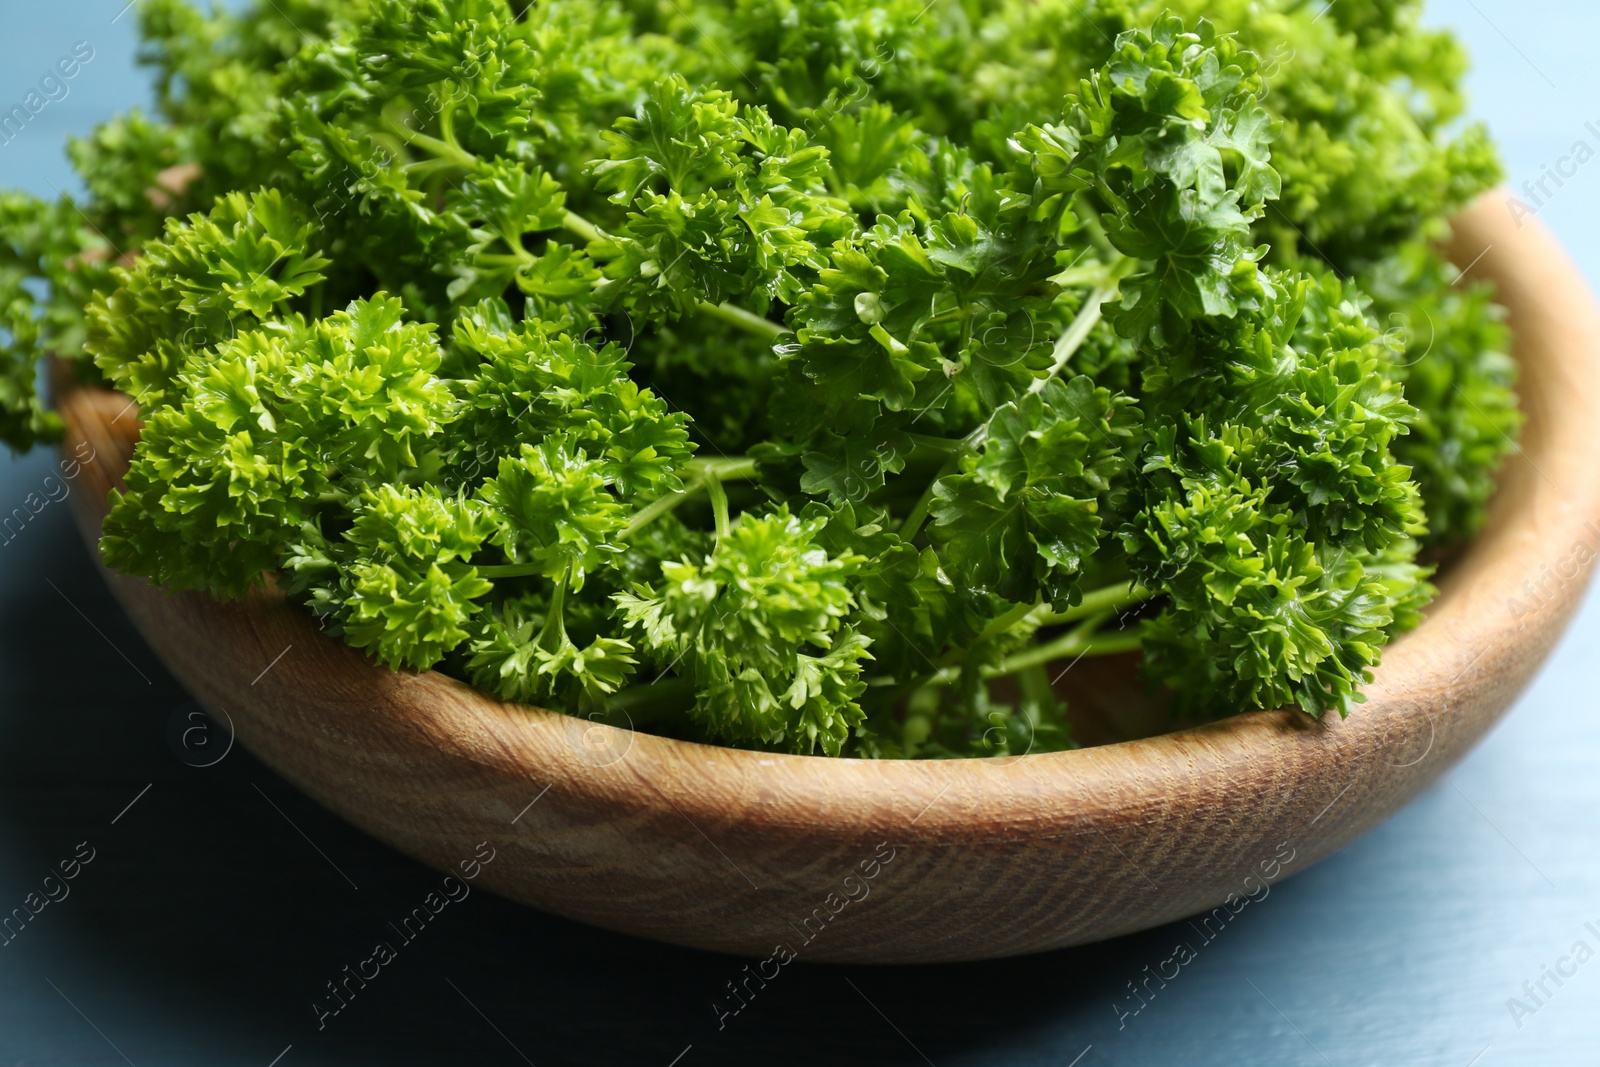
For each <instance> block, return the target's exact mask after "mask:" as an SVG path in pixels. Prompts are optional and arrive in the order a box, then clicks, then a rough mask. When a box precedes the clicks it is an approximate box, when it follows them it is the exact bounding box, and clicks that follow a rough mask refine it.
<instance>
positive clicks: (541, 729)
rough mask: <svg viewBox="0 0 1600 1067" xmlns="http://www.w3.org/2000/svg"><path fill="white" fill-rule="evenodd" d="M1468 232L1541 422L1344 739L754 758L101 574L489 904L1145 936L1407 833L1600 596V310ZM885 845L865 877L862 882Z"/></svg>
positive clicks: (143, 619) (94, 476) (840, 948)
mask: <svg viewBox="0 0 1600 1067" xmlns="http://www.w3.org/2000/svg"><path fill="white" fill-rule="evenodd" d="M1455 230H1456V232H1455V237H1454V239H1453V242H1452V245H1451V249H1450V251H1451V255H1452V258H1454V259H1455V261H1456V262H1457V263H1459V264H1461V265H1463V266H1467V265H1469V264H1470V265H1471V273H1472V275H1473V276H1475V277H1476V276H1483V277H1488V278H1492V279H1493V280H1494V281H1496V282H1497V283H1498V285H1499V290H1500V299H1501V301H1502V302H1503V303H1504V304H1505V305H1506V306H1507V308H1508V309H1509V311H1510V315H1511V326H1512V329H1513V332H1514V334H1515V337H1516V344H1515V352H1516V355H1517V358H1518V360H1519V362H1520V364H1521V367H1522V381H1521V387H1520V392H1521V397H1522V404H1523V408H1524V410H1525V411H1526V413H1527V415H1528V425H1527V427H1526V430H1525V432H1524V435H1523V439H1522V448H1521V452H1520V454H1519V455H1517V456H1515V457H1513V458H1512V459H1511V460H1510V461H1509V462H1508V463H1507V465H1506V469H1505V471H1504V473H1503V476H1502V479H1501V487H1500V491H1499V493H1498V494H1497V496H1496V498H1495V501H1494V504H1493V508H1492V517H1491V520H1490V524H1489V527H1488V528H1487V529H1486V531H1485V532H1484V534H1483V535H1482V536H1481V537H1480V538H1479V539H1478V540H1477V541H1476V542H1475V543H1474V544H1473V545H1472V546H1471V547H1470V548H1469V549H1468V550H1467V551H1466V552H1464V553H1463V554H1462V555H1461V556H1460V557H1459V558H1458V559H1457V560H1456V561H1454V563H1453V564H1452V566H1451V568H1450V571H1449V573H1448V574H1447V575H1445V576H1444V578H1443V579H1442V580H1441V586H1442V594H1441V596H1440V597H1439V599H1438V600H1437V601H1436V602H1435V603H1434V605H1433V606H1432V608H1431V609H1430V612H1429V616H1428V619H1427V621H1426V622H1425V623H1424V624H1423V625H1422V626H1421V627H1420V628H1419V629H1417V630H1416V631H1414V632H1413V633H1411V634H1408V635H1406V636H1404V637H1403V638H1401V639H1400V640H1399V641H1397V642H1396V643H1395V644H1394V645H1393V646H1391V648H1390V649H1389V651H1388V653H1387V656H1386V658H1385V662H1384V665H1383V667H1382V668H1381V669H1380V670H1379V672H1378V674H1377V678H1376V680H1375V681H1374V682H1373V683H1372V685H1370V686H1369V687H1368V689H1367V696H1368V700H1367V703H1366V704H1365V705H1362V706H1361V707H1359V708H1358V709H1357V710H1356V711H1355V712H1354V713H1353V714H1352V715H1351V717H1350V718H1349V719H1348V720H1345V721H1342V722H1341V721H1333V722H1326V723H1311V722H1309V721H1308V720H1306V719H1305V718H1304V717H1303V716H1300V715H1298V714H1297V713H1290V712H1253V713H1250V714H1246V715H1240V716H1237V717H1235V718H1232V719H1229V720H1226V721H1224V722H1218V723H1214V724H1210V725H1207V726H1203V727H1200V728H1197V729H1191V730H1185V731H1183V732H1179V733H1171V734H1163V735H1159V736H1153V737H1148V738H1141V739H1137V740H1132V741H1126V742H1122V743H1117V744H1108V745H1102V746H1098V747H1093V748H1085V749H1080V750H1077V751H1072V752H1062V753H1050V754H1040V755H1028V756H1020V757H1008V758H999V759H990V760H959V761H870V760H847V759H826V758H822V757H806V756H787V755H774V754H767V753H756V752H746V751H741V750H735V749H726V748H716V747H708V746H703V745H695V744H688V743H684V742H680V741H673V740H668V739H664V738H659V737H655V736H652V735H648V734H642V733H633V732H631V731H627V730H618V729H614V728H611V727H607V726H602V725H596V724H591V723H589V722H587V721H584V720H581V719H576V718H572V717H569V716H565V715H561V714H558V713H554V712H549V711H543V710H539V709H531V708H526V707H518V706H511V705H506V704H501V703H498V702H496V701H494V700H492V699H489V698H486V697H484V696H482V695H480V694H478V693H476V692H474V691H473V690H471V689H469V688H468V687H466V686H464V685H462V684H460V683H458V682H455V681H453V680H451V679H448V678H445V677H443V676H441V675H438V674H435V673H426V674H420V675H418V674H397V673H392V672H389V671H387V670H384V669H382V668H380V667H377V666H375V665H373V664H372V663H371V662H370V661H368V660H367V659H366V658H365V657H363V656H362V655H361V654H360V653H358V652H356V651H354V650H352V649H350V648H348V647H347V646H345V645H343V644H342V643H340V642H339V641H337V640H334V639H331V638H329V637H327V636H325V635H323V634H321V633H319V632H318V630H317V627H316V624H315V622H314V621H313V620H312V619H311V618H310V617H309V615H307V614H306V613H305V612H303V611H301V610H299V609H297V608H294V607H292V606H290V605H288V604H286V603H284V602H283V601H282V599H281V598H279V597H277V596H275V595H272V594H261V595H257V596H255V597H253V598H251V599H249V600H247V601H244V602H240V603H235V604H219V603H216V602H214V601H212V600H210V599H208V598H206V597H203V596H199V595H195V594H168V593H165V592H163V591H161V590H158V589H155V588H152V587H151V586H150V585H148V584H147V583H145V582H143V581H141V580H138V579H135V578H129V577H126V576H118V575H108V580H109V581H110V582H111V584H112V587H113V589H114V590H115V591H116V593H117V596H118V597H119V599H120V600H121V602H122V603H123V605H124V606H125V607H126V609H127V611H128V613H129V615H130V616H131V617H132V618H133V620H134V621H135V623H136V624H137V625H138V626H139V628H140V629H141V630H142V631H143V633H144V634H145V636H146V637H147V639H148V640H149V642H150V644H151V646H152V647H153V648H154V649H155V650H156V652H157V653H158V654H159V655H160V656H161V657H162V659H163V660H164V661H165V662H166V663H167V665H168V667H169V668H170V669H171V670H172V672H173V673H174V674H175V675H176V676H177V677H178V678H179V679H181V680H182V681H183V682H184V683H185V684H186V685H187V686H188V687H189V688H190V689H191V691H192V692H193V693H194V695H195V696H196V698H197V699H199V700H200V701H201V702H203V703H204V704H205V705H207V706H208V707H211V708H214V709H222V710H225V711H226V712H227V713H228V715H229V716H230V718H231V719H232V721H233V723H234V724H235V727H236V729H237V732H238V738H239V740H240V742H242V743H243V744H244V745H245V746H246V747H248V748H249V749H250V750H251V751H252V752H254V753H255V754H256V755H257V756H259V757H260V758H261V759H263V760H264V761H265V762H267V763H268V764H270V765H271V766H273V767H274V768H275V769H277V770H278V771H279V772H280V773H282V774H283V776H284V777H286V778H288V779H289V780H290V781H292V782H294V783H295V784H296V785H297V786H298V787H299V788H301V789H303V790H304V791H305V792H307V793H308V794H310V795H311V796H313V797H315V798H316V799H317V800H319V801H320V802H321V803H323V804H325V805H326V806H327V807H329V808H331V809H332V810H334V811H335V812H337V813H339V814H340V815H341V816H343V817H344V818H346V819H348V820H349V821H350V822H352V823H354V824H356V825H357V826H359V827H362V828H363V829H365V830H366V831H367V832H369V833H371V834H373V835H374V836H376V837H378V838H380V839H382V840H384V841H386V842H389V843H390V844H392V845H393V846H394V847H396V848H398V849H400V850H402V851H403V852H406V853H407V854H409V855H411V856H414V857H416V858H417V859H419V860H421V861H423V862H424V863H428V864H430V865H433V866H434V867H436V868H439V869H441V870H448V869H451V868H453V867H454V866H455V865H456V864H457V862H458V861H460V860H462V859H466V858H468V857H470V856H471V855H472V854H473V850H474V847H475V846H476V845H477V844H478V843H479V842H485V841H486V842H489V843H490V844H492V845H493V846H494V847H495V848H496V849H497V850H498V856H497V858H496V859H495V861H494V862H493V863H492V864H491V865H489V866H487V867H485V868H484V869H483V873H482V874H481V875H480V876H479V881H478V884H480V885H485V886H487V887H488V888H490V889H493V890H494V891H496V892H498V893H501V894H503V895H505V896H507V897H510V898H512V899H514V900H518V901H522V902H525V903H528V904H531V905H534V906H536V907H540V908H544V909H546V910H548V911H552V912H556V913H559V914H562V915H566V916H569V917H572V918H575V919H580V920H583V921H585V922H590V923H594V924H597V925H600V926H605V927H609V928H611V929H615V930H622V931H626V932H630V933H635V934H640V935H643V936H647V937H654V938H659V939H661V940H665V941H670V942H675V943H678V944H683V945H691V946H697V947H701V948H707V949H715V950H723V951H728V952H735V953H741V954H747V955H754V956H767V955H769V954H771V953H772V952H773V950H774V948H775V946H777V945H778V944H780V943H787V944H788V945H789V946H790V947H791V948H792V949H793V950H794V951H795V952H796V953H797V954H798V955H799V956H800V957H801V958H804V959H812V960H840V961H857V962H885V963H888V962H895V963H906V962H930V961H942V960H965V959H980V958H988V957H998V956H1006V955H1014V954H1018V953H1025V952H1036V951H1041V950H1045V949H1051V948H1057V947H1061V946H1066V945H1072V944H1077V943H1082V942H1086V941H1093V940H1097V939H1100V938H1106V937H1112V936H1115V935H1118V934H1123V933H1128V932H1131V931H1135V930H1139V929H1143V928H1146V927H1150V926H1154V925H1157V924H1160V923H1163V922H1168V921H1171V920H1173V919H1177V918H1181V917H1183V916H1186V915H1193V914H1196V913H1199V912H1202V911H1206V910H1208V909H1211V908H1213V907H1215V906H1217V905H1218V904H1220V903H1222V902H1223V901H1224V900H1225V898H1227V897H1228V895H1229V894H1230V893H1237V894H1244V893H1247V892H1250V891H1251V886H1253V885H1254V884H1255V883H1253V882H1251V883H1246V881H1245V880H1246V878H1247V877H1248V876H1250V875H1252V874H1256V873H1257V872H1258V871H1259V868H1260V865H1261V864H1262V863H1263V861H1270V860H1271V859H1272V858H1273V857H1274V855H1275V853H1278V854H1282V853H1280V846H1283V852H1286V851H1287V850H1288V849H1292V850H1293V852H1294V859H1293V861H1292V862H1290V863H1288V864H1287V865H1284V866H1283V867H1282V868H1281V871H1280V872H1279V873H1278V876H1287V875H1288V874H1292V873H1296V872H1298V871H1300V870H1303V869H1305V868H1306V867H1308V866H1309V865H1310V864H1311V863H1313V862H1315V861H1316V860H1317V859H1320V858H1322V857H1324V856H1326V855H1328V854H1329V853H1331V852H1333V851H1334V850H1336V849H1338V848H1340V847H1342V846H1343V845H1345V844H1347V843H1348V842H1349V841H1351V840H1352V839H1354V838H1355V837H1356V836H1358V835H1359V834H1361V833H1363V832H1364V831H1366V830H1368V829H1370V828H1371V827H1372V826H1374V825H1376V824H1377V823H1378V822H1380V821H1382V820H1383V819H1384V818H1386V817H1388V816H1389V815H1390V814H1391V813H1393V812H1394V811H1395V810H1396V809H1398V808H1399V807H1400V806H1401V805H1402V804H1404V803H1405V802H1406V801H1407V800H1409V799H1410V798H1411V797H1413V796H1414V795H1415V794H1416V793H1417V792H1418V790H1420V789H1422V788H1423V787H1424V786H1426V785H1427V784H1428V783H1429V782H1431V781H1433V780H1434V779H1435V778H1436V777H1437V776H1438V775H1439V774H1440V773H1442V772H1443V771H1444V770H1445V769H1446V768H1448V767H1449V766H1450V765H1451V764H1452V763H1454V762H1455V761H1456V760H1457V759H1459V758H1460V756H1461V755H1462V754H1463V753H1464V752H1465V751H1466V750H1467V749H1468V748H1469V747H1470V746H1471V745H1473V744H1474V743H1475V742H1476V741H1477V740H1478V739H1479V738H1480V737H1482V736H1483V734H1484V732H1485V731H1486V730H1488V728H1489V727H1490V726H1491V725H1492V724H1493V723H1494V722H1495V720H1496V719H1497V718H1498V717H1499V716H1500V715H1501V714H1502V713H1503V712H1504V711H1505V709H1506V708H1507V706H1508V705H1509V704H1510V703H1511V701H1512V700H1513V699H1514V698H1515V697H1516V695H1517V694H1518V693H1519V692H1520V691H1521V689H1522V688H1523V686H1524V685H1525V684H1526V683H1527V681H1528V679H1529V678H1530V677H1531V675H1532V674H1533V672H1534V671H1535V670H1536V668H1537V667H1538V666H1539V664H1540V663H1541V662H1542V660H1543V659H1544V656H1545V654H1546V653H1547V652H1548V650H1549V649H1550V647H1551V646H1552V645H1553V643H1554V642H1555V640H1556V639H1557V637H1558V636H1559V635H1560V633H1561V631H1562V629H1563V628H1564V627H1565V625H1566V623H1567V621H1568V619H1569V617H1570V615H1571V613H1572V611H1573V610H1574V608H1575V606H1576V604H1577V603H1578V601H1579V599H1580V597H1581V595H1582V592H1583V590H1584V588H1585V586H1586V585H1587V583H1588V579H1589V574H1590V569H1591V564H1592V560H1593V559H1594V556H1595V553H1596V551H1597V550H1600V478H1597V476H1596V474H1595V472H1596V471H1597V470H1600V420H1597V417H1596V413H1597V412H1600V313H1597V310H1596V308H1595V306H1594V303H1593V300H1592V298H1591V296H1590V294H1589V292H1588V290H1587V288H1586V287H1585V285H1584V284H1583V282H1582V280H1581V278H1580V276H1579V274H1578V272H1577V270H1576V268H1575V267H1574V266H1573V265H1572V264H1571V263H1570V261H1569V260H1568V259H1567V257H1566V255H1565V254H1564V253H1563V252H1562V250H1561V249H1560V248H1559V246H1558V245H1557V243H1556V242H1555V241H1554V239H1553V238H1552V237H1551V236H1550V235H1549V234H1548V233H1547V232H1546V231H1545V230H1544V229H1543V228H1542V227H1541V226H1539V225H1538V224H1537V223H1529V224H1528V225H1527V226H1526V227H1525V228H1521V229H1519V228H1518V227H1517V226H1516V225H1515V224H1514V223H1513V222H1512V221H1511V219H1510V217H1509V214H1508V213H1507V212H1506V210H1505V208H1504V206H1503V202H1502V201H1501V199H1499V198H1498V197H1495V196H1493V195H1491V196H1489V197H1486V198H1485V199H1484V200H1482V201H1480V202H1479V203H1478V204H1477V205H1475V206H1474V207H1473V208H1472V209H1470V210H1469V211H1467V212H1466V213H1464V214H1463V215H1462V216H1461V217H1460V218H1459V219H1458V221H1457V225H1456V228H1455ZM1480 254H1481V255H1480ZM59 403H60V407H61V410H62V413H63V415H64V416H65V418H66V421H67V424H68V438H67V441H66V444H65V446H64V451H65V452H66V453H68V454H70V453H72V451H73V450H74V449H75V448H76V447H77V446H78V445H79V444H80V443H81V442H89V443H90V445H91V446H92V447H93V448H94V449H95V452H96V460H95V461H94V463H92V464H90V465H89V466H88V467H87V468H86V472H85V475H84V478H85V486H86V487H90V486H92V487H93V488H94V490H95V491H94V492H80V493H74V494H73V495H72V498H71V499H72V500H73V501H74V505H75V507H76V508H77V509H78V517H79V521H80V526H81V527H82V529H83V531H84V534H85V536H86V537H88V538H89V539H90V540H91V543H92V542H93V540H94V539H95V538H97V536H98V532H99V528H100V522H101V519H102V516H103V512H104V496H105V492H104V491H105V490H109V489H110V488H111V487H113V486H114V485H115V484H116V483H117V482H118V480H119V479H120V477H121V474H122V472H123V471H124V470H125V465H126V456H127V454H128V452H129V451H130V450H131V446H132V444H133V441H134V440H135V439H136V436H137V431H136V426H135V424H134V420H133V416H132V414H131V413H129V412H127V411H126V404H127V400H126V398H125V397H121V396H118V395H116V394H111V393H107V392H104V391H100V390H90V389H77V390H70V391H66V392H64V393H63V395H62V396H61V397H60V400H59ZM119 413H120V417H119ZM1530 590H1532V591H1533V593H1532V595H1530ZM1106 684H1108V685H1109V684H1111V683H1109V682H1107V683H1106ZM535 798H538V799H537V802H535V803H532V806H531V807H529V806H528V805H529V804H530V802H532V801H534V800H535ZM880 843H886V845H884V846H882V847H881V848H880ZM891 850H892V859H889V860H888V861H887V862H884V863H881V866H880V867H879V868H878V869H877V870H876V876H875V877H874V878H872V879H871V880H870V881H866V880H864V879H862V877H861V871H860V870H859V865H860V864H861V863H862V862H863V861H870V860H871V858H872V857H873V856H874V854H875V853H877V854H878V855H879V857H880V860H881V857H883V856H889V855H891ZM869 869H870V868H869ZM1269 869H1275V868H1271V867H1270V866H1269ZM852 873H854V875H855V876H856V877H855V880H854V881H852V882H850V883H848V884H847V883H846V878H847V877H848V876H850V875H852ZM862 887H864V888H865V890H866V892H867V895H866V896H865V898H863V899H860V900H858V901H855V902H850V903H843V904H842V903H841V902H842V901H843V900H844V899H845V897H846V895H847V891H848V893H850V894H853V895H855V896H857V897H860V895H861V893H862V892H863V888H862ZM830 894H833V896H831V897H830ZM835 911H836V912H837V914H835ZM807 919H810V920H811V921H810V922H809V923H807V922H806V920H807Z"/></svg>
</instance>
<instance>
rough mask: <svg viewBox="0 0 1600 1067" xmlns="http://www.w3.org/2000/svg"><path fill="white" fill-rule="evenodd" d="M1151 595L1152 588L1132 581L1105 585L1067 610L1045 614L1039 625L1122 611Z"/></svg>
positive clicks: (1084, 595)
mask: <svg viewBox="0 0 1600 1067" xmlns="http://www.w3.org/2000/svg"><path fill="white" fill-rule="evenodd" d="M1150 596H1151V594H1150V590H1148V589H1146V588H1145V587H1144V586H1142V585H1134V584H1132V583H1130V582H1124V583H1122V584H1119V585H1108V586H1104V587H1102V588H1100V589H1095V590H1093V591H1091V592H1088V593H1085V594H1083V599H1082V600H1081V601H1079V602H1078V603H1077V604H1075V605H1073V606H1072V607H1070V608H1068V609H1067V610H1065V611H1053V612H1050V613H1049V614H1047V615H1045V616H1043V617H1042V618H1041V619H1040V620H1039V625H1041V626H1050V625H1053V624H1055V623H1060V622H1073V621H1075V620H1077V619H1082V618H1085V617H1087V616H1089V615H1097V614H1099V613H1101V612H1105V611H1111V612H1116V611H1121V610H1122V609H1123V608H1128V607H1132V606H1134V605H1135V604H1142V603H1144V602H1145V601H1146V600H1149V599H1150Z"/></svg>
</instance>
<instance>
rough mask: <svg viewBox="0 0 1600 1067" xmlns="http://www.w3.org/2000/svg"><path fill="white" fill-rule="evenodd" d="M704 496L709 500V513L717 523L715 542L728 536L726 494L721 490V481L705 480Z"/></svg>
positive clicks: (716, 479) (718, 479) (717, 479)
mask: <svg viewBox="0 0 1600 1067" xmlns="http://www.w3.org/2000/svg"><path fill="white" fill-rule="evenodd" d="M706 495H707V496H709V497H710V498H711V513H712V515H713V516H714V517H715V519H716V522H717V541H718V543H719V544H720V543H721V541H722V539H723V538H725V537H727V536H728V494H727V491H726V490H724V489H723V488H722V479H720V478H708V479H707V480H706Z"/></svg>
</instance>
